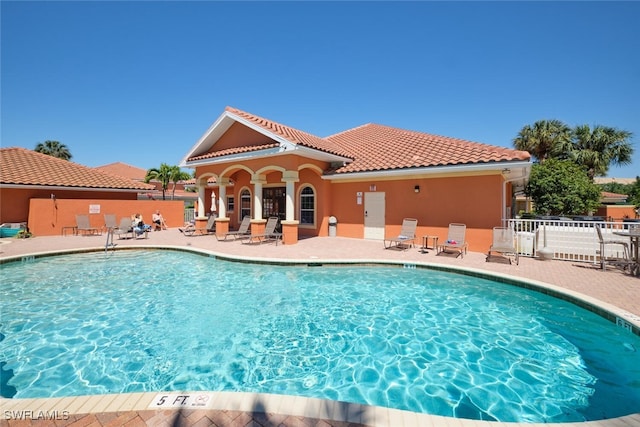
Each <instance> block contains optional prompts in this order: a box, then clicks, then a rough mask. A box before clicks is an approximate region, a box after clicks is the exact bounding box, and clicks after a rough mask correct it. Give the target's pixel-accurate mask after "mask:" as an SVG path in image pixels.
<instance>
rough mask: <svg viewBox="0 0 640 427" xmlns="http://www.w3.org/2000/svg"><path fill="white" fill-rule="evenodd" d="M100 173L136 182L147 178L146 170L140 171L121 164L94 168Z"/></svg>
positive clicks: (140, 169) (134, 167) (116, 163)
mask: <svg viewBox="0 0 640 427" xmlns="http://www.w3.org/2000/svg"><path fill="white" fill-rule="evenodd" d="M94 169H97V170H99V171H101V172H106V173H110V174H111V175H118V176H123V177H125V178H129V179H134V180H136V181H144V177H145V176H147V171H146V169H142V168H139V167H136V166H131V165H128V164H126V163H122V162H115V163H109V164H108V165H102V166H96V167H95V168H94Z"/></svg>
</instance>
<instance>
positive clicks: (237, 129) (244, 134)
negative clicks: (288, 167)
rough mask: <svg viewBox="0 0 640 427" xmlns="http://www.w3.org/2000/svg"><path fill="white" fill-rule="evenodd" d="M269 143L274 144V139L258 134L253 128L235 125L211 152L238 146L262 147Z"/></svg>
mask: <svg viewBox="0 0 640 427" xmlns="http://www.w3.org/2000/svg"><path fill="white" fill-rule="evenodd" d="M268 142H273V140H272V139H270V138H268V137H267V136H265V135H263V134H261V133H260V132H257V131H255V130H253V129H251V128H248V127H246V126H245V125H242V124H240V123H237V122H236V123H234V124H232V125H231V127H230V128H229V129H228V130H227V131H226V132H225V133H224V135H222V136H221V137H220V139H218V141H217V142H216V143H215V145H214V146H213V147H212V149H211V150H209V152H216V151H220V150H226V149H227V148H235V147H237V146H238V145H242V146H252V145H262V144H265V143H268Z"/></svg>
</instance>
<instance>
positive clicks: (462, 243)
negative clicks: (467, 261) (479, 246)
mask: <svg viewBox="0 0 640 427" xmlns="http://www.w3.org/2000/svg"><path fill="white" fill-rule="evenodd" d="M466 232H467V226H466V225H465V224H458V223H451V224H449V232H448V233H447V240H446V241H445V242H444V243H443V244H441V245H439V246H438V254H440V253H442V252H446V253H449V251H454V252H457V253H458V254H457V255H456V258H457V257H459V256H462V257H463V258H464V254H466V253H467V248H468V244H467V241H466V240H465V234H466Z"/></svg>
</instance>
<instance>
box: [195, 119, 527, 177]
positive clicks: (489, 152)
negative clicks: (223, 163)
mask: <svg viewBox="0 0 640 427" xmlns="http://www.w3.org/2000/svg"><path fill="white" fill-rule="evenodd" d="M222 117H225V118H227V117H230V118H231V119H232V120H235V121H237V122H240V123H242V122H244V123H245V124H247V123H249V124H251V125H252V126H258V127H260V128H262V129H264V130H265V131H267V132H268V133H270V134H272V135H276V136H278V137H280V138H283V139H285V140H286V141H288V142H290V143H292V144H295V145H300V146H303V147H308V148H312V149H315V150H318V151H322V152H325V153H329V154H333V155H337V156H340V157H343V158H345V159H350V160H351V161H347V162H346V164H345V165H344V166H342V167H338V168H336V169H334V170H330V171H326V173H335V174H346V173H353V172H373V171H386V170H398V169H410V168H424V167H433V166H453V165H471V164H489V163H498V162H513V161H525V162H528V161H529V160H530V157H531V156H530V155H529V153H528V152H526V151H519V150H514V149H510V148H504V147H499V146H494V145H488V144H482V143H479V142H472V141H466V140H462V139H457V138H450V137H445V136H439V135H431V134H428V133H422V132H416V131H410V130H404V129H398V128H393V127H389V126H383V125H378V124H371V123H370V124H366V125H362V126H359V127H356V128H353V129H349V130H346V131H343V132H340V133H337V134H335V135H331V136H329V137H326V138H320V137H317V136H314V135H311V134H309V133H307V132H303V131H300V130H297V129H294V128H291V127H289V126H284V125H282V124H279V123H276V122H274V121H271V120H268V119H265V118H262V117H259V116H256V115H253V114H251V113H247V112H245V111H241V110H238V109H236V108H233V107H226V108H225V113H224V114H223V116H222ZM220 131H221V132H222V131H224V128H223V127H221V128H220ZM203 141H204V139H203ZM276 147H278V143H277V142H271V143H266V144H262V145H253V146H239V147H233V148H227V149H224V150H219V151H214V152H209V153H204V154H199V155H193V154H191V157H189V158H188V159H187V160H188V161H195V160H205V159H212V158H218V157H223V156H227V155H232V154H239V153H248V152H259V151H260V150H267V149H271V148H276ZM192 153H193V152H192Z"/></svg>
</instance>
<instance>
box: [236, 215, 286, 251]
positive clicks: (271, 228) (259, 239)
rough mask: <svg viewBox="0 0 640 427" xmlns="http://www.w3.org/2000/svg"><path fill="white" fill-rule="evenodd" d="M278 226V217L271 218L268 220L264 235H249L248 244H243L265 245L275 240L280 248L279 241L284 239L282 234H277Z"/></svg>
mask: <svg viewBox="0 0 640 427" xmlns="http://www.w3.org/2000/svg"><path fill="white" fill-rule="evenodd" d="M277 226H278V217H277V216H271V217H269V219H267V224H266V225H265V226H264V233H259V234H249V235H248V236H247V239H246V242H242V243H245V244H250V243H263V242H266V241H269V240H275V242H276V246H278V240H281V239H282V233H278V232H276V227H277Z"/></svg>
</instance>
